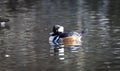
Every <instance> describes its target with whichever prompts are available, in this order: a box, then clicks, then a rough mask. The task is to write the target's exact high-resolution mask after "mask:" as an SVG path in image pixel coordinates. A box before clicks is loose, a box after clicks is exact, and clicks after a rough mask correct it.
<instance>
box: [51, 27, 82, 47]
mask: <svg viewBox="0 0 120 71" xmlns="http://www.w3.org/2000/svg"><path fill="white" fill-rule="evenodd" d="M81 42H82V35H81V33H78V32H75V31H71V32H64V27H63V26H61V25H54V26H53V29H52V32H51V33H50V36H49V44H50V45H81Z"/></svg>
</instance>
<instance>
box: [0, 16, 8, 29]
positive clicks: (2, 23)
mask: <svg viewBox="0 0 120 71" xmlns="http://www.w3.org/2000/svg"><path fill="white" fill-rule="evenodd" d="M8 21H9V19H4V18H1V17H0V29H4V28H6V29H9V25H8V24H6V22H8Z"/></svg>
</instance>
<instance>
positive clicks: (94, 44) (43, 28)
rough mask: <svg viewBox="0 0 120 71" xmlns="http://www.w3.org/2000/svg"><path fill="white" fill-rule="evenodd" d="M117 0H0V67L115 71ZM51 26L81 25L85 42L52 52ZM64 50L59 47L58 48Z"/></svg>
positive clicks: (119, 64) (118, 59)
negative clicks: (3, 21)
mask: <svg viewBox="0 0 120 71" xmlns="http://www.w3.org/2000/svg"><path fill="white" fill-rule="evenodd" d="M119 3H120V1H119V0H114V1H113V0H59V1H57V0H36V1H34V0H0V16H2V17H5V18H9V19H10V22H8V24H9V25H10V30H7V29H3V30H0V71H119V70H120V47H119V45H120V36H119V35H120V25H119V22H120V19H119V16H120V14H119V12H120V10H119V7H120V5H119ZM55 24H60V25H63V26H64V27H65V30H66V31H71V30H74V31H78V32H79V31H80V30H82V29H84V30H85V31H86V33H85V34H84V35H83V38H82V40H83V44H82V46H79V47H74V46H71V47H66V48H65V49H64V52H59V53H53V54H51V53H50V47H51V46H50V45H49V43H48V38H49V33H50V32H51V28H52V26H53V25H55ZM61 51H62V49H61Z"/></svg>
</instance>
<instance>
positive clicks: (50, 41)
mask: <svg viewBox="0 0 120 71" xmlns="http://www.w3.org/2000/svg"><path fill="white" fill-rule="evenodd" d="M53 39H54V36H50V37H49V43H50V44H51V45H53V44H54V43H53Z"/></svg>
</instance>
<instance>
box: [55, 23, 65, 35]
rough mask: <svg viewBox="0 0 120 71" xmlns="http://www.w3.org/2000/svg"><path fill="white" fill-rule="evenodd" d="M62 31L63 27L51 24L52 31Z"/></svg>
mask: <svg viewBox="0 0 120 71" xmlns="http://www.w3.org/2000/svg"><path fill="white" fill-rule="evenodd" d="M63 32H64V27H63V26H60V25H54V26H53V33H54V34H58V33H63Z"/></svg>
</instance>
